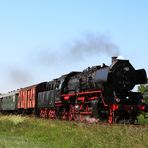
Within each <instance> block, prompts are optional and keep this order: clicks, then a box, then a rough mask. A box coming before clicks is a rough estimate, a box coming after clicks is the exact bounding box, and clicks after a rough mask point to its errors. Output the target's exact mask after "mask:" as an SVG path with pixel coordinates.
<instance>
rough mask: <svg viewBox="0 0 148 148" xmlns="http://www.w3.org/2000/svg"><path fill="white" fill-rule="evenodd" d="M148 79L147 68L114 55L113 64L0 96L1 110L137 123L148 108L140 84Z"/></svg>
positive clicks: (43, 116) (67, 118)
mask: <svg viewBox="0 0 148 148" xmlns="http://www.w3.org/2000/svg"><path fill="white" fill-rule="evenodd" d="M145 83H147V76H146V71H145V70H144V69H139V70H135V68H134V67H133V66H132V65H131V63H130V62H129V60H121V59H118V58H117V57H113V58H112V64H111V65H110V66H107V65H105V64H103V65H102V66H100V65H98V66H93V67H89V68H87V69H85V70H84V71H82V72H75V71H74V72H70V73H69V74H66V75H63V76H61V77H60V78H57V79H54V80H52V81H49V82H43V83H40V84H37V85H33V86H29V87H25V88H22V89H19V90H17V91H13V92H11V93H8V94H4V95H1V96H0V111H1V112H3V113H8V112H11V113H12V112H13V113H17V114H31V113H34V114H35V115H36V116H40V117H42V118H50V119H55V118H58V119H65V120H75V121H94V122H98V121H103V122H106V121H107V122H109V123H119V122H124V123H125V122H126V123H132V124H133V123H135V121H136V120H137V117H138V116H139V115H140V114H141V113H142V112H148V106H147V105H146V104H145V103H144V99H143V96H142V94H141V93H140V92H132V89H133V88H134V86H135V85H137V84H145Z"/></svg>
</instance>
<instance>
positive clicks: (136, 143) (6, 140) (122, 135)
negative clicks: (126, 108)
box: [0, 115, 148, 148]
mask: <svg viewBox="0 0 148 148" xmlns="http://www.w3.org/2000/svg"><path fill="white" fill-rule="evenodd" d="M139 120H140V121H139V122H141V123H144V124H145V125H148V119H146V120H144V119H143V117H142V116H141V117H140V119H139ZM147 147H148V127H147V126H142V127H141V126H140V127H137V126H133V125H108V124H107V125H103V124H99V123H97V124H96V123H94V124H88V123H76V122H68V121H60V120H46V119H39V118H34V117H22V116H14V115H11V116H3V115H1V116H0V148H147Z"/></svg>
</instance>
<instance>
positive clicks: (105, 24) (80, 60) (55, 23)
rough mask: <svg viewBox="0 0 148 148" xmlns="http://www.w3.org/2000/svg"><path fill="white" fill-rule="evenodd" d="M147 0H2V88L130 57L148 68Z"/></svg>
mask: <svg viewBox="0 0 148 148" xmlns="http://www.w3.org/2000/svg"><path fill="white" fill-rule="evenodd" d="M147 8H148V1H147V0H13V1H12V0H5V1H3V0H0V55H1V57H0V67H1V73H0V78H1V79H0V92H1V93H3V92H7V91H11V90H14V89H18V88H21V87H25V86H28V85H32V84H35V83H39V82H42V81H50V80H52V79H54V78H57V77H60V76H61V75H63V74H66V73H69V72H71V71H81V70H83V69H85V68H87V67H88V66H94V65H99V64H102V63H106V64H108V65H110V64H111V56H116V55H118V56H122V57H124V58H125V59H129V60H130V62H131V63H132V65H133V66H134V67H135V69H141V68H145V69H146V71H147V72H148V69H147V68H148V58H147V57H148V54H147V53H148V52H147V50H148V44H147V39H148V9H147Z"/></svg>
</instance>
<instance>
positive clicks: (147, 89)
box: [138, 79, 148, 104]
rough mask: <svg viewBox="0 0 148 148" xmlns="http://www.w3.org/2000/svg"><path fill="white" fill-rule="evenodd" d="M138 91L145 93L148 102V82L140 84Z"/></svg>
mask: <svg viewBox="0 0 148 148" xmlns="http://www.w3.org/2000/svg"><path fill="white" fill-rule="evenodd" d="M147 80H148V79H147ZM138 91H139V92H141V93H142V94H143V97H144V99H145V102H146V103H147V104H148V84H142V85H140V86H139V87H138Z"/></svg>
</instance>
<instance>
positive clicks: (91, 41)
mask: <svg viewBox="0 0 148 148" xmlns="http://www.w3.org/2000/svg"><path fill="white" fill-rule="evenodd" d="M62 49H63V48H62ZM58 51H60V50H58ZM101 54H106V55H107V56H109V57H111V56H118V55H119V48H118V46H117V45H115V44H114V43H112V42H111V41H110V40H109V38H108V37H107V36H105V35H100V34H94V33H89V34H87V35H85V36H84V37H83V38H82V39H79V40H75V41H74V42H72V43H71V44H70V45H66V47H64V49H63V51H62V52H61V51H60V52H57V51H55V52H50V51H49V50H40V51H39V52H38V53H37V55H36V60H37V61H38V63H39V64H41V65H42V66H57V65H60V64H61V62H62V63H64V64H67V63H69V62H70V63H76V62H79V61H80V60H83V59H85V58H88V56H89V57H90V56H92V57H93V56H96V55H98V58H99V57H100V56H101Z"/></svg>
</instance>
